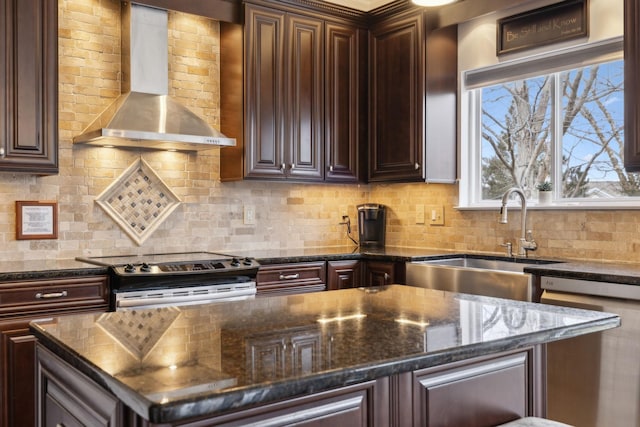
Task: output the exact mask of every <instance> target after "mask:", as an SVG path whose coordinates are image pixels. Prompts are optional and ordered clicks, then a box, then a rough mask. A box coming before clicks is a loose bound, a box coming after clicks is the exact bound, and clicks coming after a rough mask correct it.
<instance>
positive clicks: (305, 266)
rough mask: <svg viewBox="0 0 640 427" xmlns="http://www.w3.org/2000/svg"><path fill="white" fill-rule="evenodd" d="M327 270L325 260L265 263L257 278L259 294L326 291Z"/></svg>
mask: <svg viewBox="0 0 640 427" xmlns="http://www.w3.org/2000/svg"><path fill="white" fill-rule="evenodd" d="M326 271H327V270H326V266H325V262H324V261H318V262H297V263H291V264H272V265H263V266H261V267H260V270H259V271H258V277H257V279H256V286H257V292H258V293H257V295H258V296H265V295H283V294H297V293H303V292H316V291H324V290H326V288H327V285H326V283H325V281H326V277H327V273H326Z"/></svg>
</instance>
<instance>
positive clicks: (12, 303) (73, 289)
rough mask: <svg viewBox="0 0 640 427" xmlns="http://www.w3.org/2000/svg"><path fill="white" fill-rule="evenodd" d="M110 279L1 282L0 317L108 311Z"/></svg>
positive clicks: (96, 277)
mask: <svg viewBox="0 0 640 427" xmlns="http://www.w3.org/2000/svg"><path fill="white" fill-rule="evenodd" d="M108 304H109V290H108V278H107V276H86V277H74V278H65V279H53V280H35V281H20V282H5V283H0V316H13V315H22V314H28V313H32V312H34V311H37V312H43V313H44V312H49V311H54V312H59V311H67V310H74V311H78V310H84V309H89V308H106V307H107V306H108Z"/></svg>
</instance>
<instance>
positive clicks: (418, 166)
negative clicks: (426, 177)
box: [413, 162, 420, 170]
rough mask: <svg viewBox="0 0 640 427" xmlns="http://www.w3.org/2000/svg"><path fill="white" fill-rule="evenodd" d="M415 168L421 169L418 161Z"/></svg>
mask: <svg viewBox="0 0 640 427" xmlns="http://www.w3.org/2000/svg"><path fill="white" fill-rule="evenodd" d="M413 167H414V168H416V170H418V169H420V163H418V162H416V164H415V165H413Z"/></svg>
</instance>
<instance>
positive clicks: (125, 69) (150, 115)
mask: <svg viewBox="0 0 640 427" xmlns="http://www.w3.org/2000/svg"><path fill="white" fill-rule="evenodd" d="M168 35H169V33H168V13H167V11H166V10H162V9H156V8H151V7H147V6H142V5H138V4H135V3H131V2H123V3H122V91H123V94H122V95H120V96H119V97H118V98H117V99H116V100H115V101H114V102H113V103H112V104H111V105H110V106H109V107H107V108H106V109H105V110H104V111H103V112H102V114H100V115H99V116H98V117H97V118H96V119H95V120H94V121H93V122H92V123H91V124H90V125H89V126H87V128H86V129H85V130H84V131H83V132H82V134H81V135H78V136H76V137H74V138H73V142H74V144H92V145H101V146H118V147H130V148H150V149H162V150H179V151H198V150H209V149H211V148H212V147H213V146H234V145H236V140H235V138H228V137H226V136H224V135H223V134H222V133H220V132H219V131H217V130H215V129H213V128H212V127H211V126H209V125H208V124H207V122H206V121H204V120H203V119H202V118H200V117H198V116H197V115H195V114H194V113H193V112H192V111H190V110H189V109H188V108H187V107H185V106H183V105H182V104H181V103H180V102H178V101H176V100H174V99H172V98H171V97H170V96H169V95H168V84H169V70H168V67H169V62H168V55H169V53H168Z"/></svg>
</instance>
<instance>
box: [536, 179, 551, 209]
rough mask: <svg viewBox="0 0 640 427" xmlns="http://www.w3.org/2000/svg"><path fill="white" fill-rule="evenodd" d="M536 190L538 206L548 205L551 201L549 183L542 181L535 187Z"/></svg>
mask: <svg viewBox="0 0 640 427" xmlns="http://www.w3.org/2000/svg"><path fill="white" fill-rule="evenodd" d="M536 188H537V189H538V204H540V205H548V204H550V203H551V202H552V201H553V186H552V185H551V183H550V182H549V181H543V182H541V183H539V184H538V185H536Z"/></svg>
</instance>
